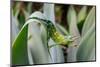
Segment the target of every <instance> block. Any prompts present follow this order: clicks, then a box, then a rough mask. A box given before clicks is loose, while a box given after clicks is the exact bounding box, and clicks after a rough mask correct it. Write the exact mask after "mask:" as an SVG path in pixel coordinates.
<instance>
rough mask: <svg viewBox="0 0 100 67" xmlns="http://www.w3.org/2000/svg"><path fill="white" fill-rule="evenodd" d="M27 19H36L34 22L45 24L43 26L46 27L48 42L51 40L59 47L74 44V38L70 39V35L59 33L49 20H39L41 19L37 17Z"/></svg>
mask: <svg viewBox="0 0 100 67" xmlns="http://www.w3.org/2000/svg"><path fill="white" fill-rule="evenodd" d="M29 19H36V20H39V21H43V22H44V23H45V25H46V26H47V31H48V32H47V33H48V38H47V39H48V40H49V39H50V37H51V39H52V40H53V41H54V42H55V43H56V44H59V45H63V46H65V45H67V46H68V45H69V44H70V43H72V42H74V39H73V38H74V37H72V36H71V35H66V36H64V35H62V34H61V33H60V32H58V31H57V29H56V27H55V25H54V24H53V23H52V22H51V21H50V20H45V19H41V18H38V17H32V18H29ZM52 46H53V45H52ZM52 46H50V47H52Z"/></svg>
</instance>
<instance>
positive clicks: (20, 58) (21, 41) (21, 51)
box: [12, 25, 29, 65]
mask: <svg viewBox="0 0 100 67" xmlns="http://www.w3.org/2000/svg"><path fill="white" fill-rule="evenodd" d="M27 32H28V25H26V26H23V28H22V29H21V31H20V32H19V34H18V36H17V38H16V40H15V41H14V43H13V47H12V64H13V65H27V64H29V62H28V54H27Z"/></svg>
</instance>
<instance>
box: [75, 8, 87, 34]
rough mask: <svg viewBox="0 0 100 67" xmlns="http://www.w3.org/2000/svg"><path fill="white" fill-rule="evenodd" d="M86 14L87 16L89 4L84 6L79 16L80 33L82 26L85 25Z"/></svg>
mask: <svg viewBox="0 0 100 67" xmlns="http://www.w3.org/2000/svg"><path fill="white" fill-rule="evenodd" d="M86 16H87V6H83V7H82V8H81V10H80V12H79V13H78V18H77V20H78V22H77V25H78V29H79V32H80V34H81V32H82V27H83V24H84V21H85V18H86Z"/></svg>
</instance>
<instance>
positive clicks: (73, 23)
mask: <svg viewBox="0 0 100 67" xmlns="http://www.w3.org/2000/svg"><path fill="white" fill-rule="evenodd" d="M67 20H68V24H69V33H70V35H71V36H72V37H73V36H76V37H80V34H79V31H78V28H77V15H76V11H75V9H74V7H73V6H70V7H69V10H68V15H67ZM79 41H80V38H78V39H77V40H75V41H74V42H73V43H72V44H70V45H79ZM70 45H69V47H68V55H67V61H68V62H73V61H76V53H77V49H78V48H77V47H71V46H70Z"/></svg>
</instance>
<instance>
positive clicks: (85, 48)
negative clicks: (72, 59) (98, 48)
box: [77, 23, 95, 61]
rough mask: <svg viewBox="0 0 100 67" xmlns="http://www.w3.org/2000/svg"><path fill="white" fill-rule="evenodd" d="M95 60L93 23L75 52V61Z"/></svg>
mask: <svg viewBox="0 0 100 67" xmlns="http://www.w3.org/2000/svg"><path fill="white" fill-rule="evenodd" d="M92 60H95V23H94V24H93V25H92V27H91V28H90V29H89V30H88V31H87V33H86V34H85V35H84V37H82V40H81V42H80V46H79V49H78V52H77V61H92Z"/></svg>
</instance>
